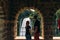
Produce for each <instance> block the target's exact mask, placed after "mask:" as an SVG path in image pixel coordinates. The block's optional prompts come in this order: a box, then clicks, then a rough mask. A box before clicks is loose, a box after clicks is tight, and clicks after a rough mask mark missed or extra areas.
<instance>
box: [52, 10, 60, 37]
mask: <svg viewBox="0 0 60 40" xmlns="http://www.w3.org/2000/svg"><path fill="white" fill-rule="evenodd" d="M53 25H54V27H53V36H54V37H60V30H59V28H60V9H59V10H57V11H56V13H55V15H54V24H53Z"/></svg>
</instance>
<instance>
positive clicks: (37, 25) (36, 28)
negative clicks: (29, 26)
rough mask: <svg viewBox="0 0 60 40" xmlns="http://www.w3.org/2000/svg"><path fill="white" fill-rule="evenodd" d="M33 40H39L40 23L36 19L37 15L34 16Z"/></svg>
mask: <svg viewBox="0 0 60 40" xmlns="http://www.w3.org/2000/svg"><path fill="white" fill-rule="evenodd" d="M34 19H35V23H34V40H39V36H40V21H39V20H38V19H37V15H35V16H34Z"/></svg>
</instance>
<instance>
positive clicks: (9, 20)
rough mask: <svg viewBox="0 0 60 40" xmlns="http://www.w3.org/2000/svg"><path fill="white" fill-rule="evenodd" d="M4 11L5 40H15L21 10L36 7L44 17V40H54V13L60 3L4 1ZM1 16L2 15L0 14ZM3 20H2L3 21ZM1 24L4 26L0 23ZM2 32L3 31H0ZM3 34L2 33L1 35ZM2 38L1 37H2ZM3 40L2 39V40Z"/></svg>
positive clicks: (28, 0)
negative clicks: (17, 19)
mask: <svg viewBox="0 0 60 40" xmlns="http://www.w3.org/2000/svg"><path fill="white" fill-rule="evenodd" d="M2 3H3V5H2V7H3V9H4V13H5V14H4V15H5V18H4V21H5V23H4V26H5V27H4V32H5V33H4V35H3V38H4V40H14V25H15V20H16V18H15V16H16V14H17V12H18V11H19V9H20V8H23V7H26V6H27V7H35V8H37V9H39V10H40V11H41V13H42V15H43V17H44V40H53V28H52V24H53V22H54V20H53V16H54V13H55V12H56V11H57V10H58V9H59V8H60V2H58V1H52V0H51V1H49V0H47V1H40V2H39V1H37V0H35V1H34V0H24V1H22V0H3V1H2ZM0 15H1V14H0ZM1 20H2V19H1ZM0 24H3V22H2V23H0ZM0 30H1V31H2V29H0ZM0 34H1V33H0ZM0 37H1V36H0ZM1 39H2V38H1Z"/></svg>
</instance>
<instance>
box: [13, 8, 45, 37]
mask: <svg viewBox="0 0 60 40" xmlns="http://www.w3.org/2000/svg"><path fill="white" fill-rule="evenodd" d="M34 15H38V20H39V21H41V24H40V29H41V33H40V36H42V37H44V35H43V34H44V24H43V23H44V22H43V16H42V14H41V12H40V10H38V9H36V8H28V7H25V8H22V9H20V10H19V12H18V13H17V15H16V22H17V23H16V25H17V26H15V27H17V29H15V35H14V36H15V37H17V36H19V37H20V36H25V23H26V21H27V20H28V21H30V26H31V29H32V30H33V24H34V19H33V16H34ZM23 25H24V26H23ZM32 36H33V33H32Z"/></svg>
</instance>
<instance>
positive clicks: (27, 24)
mask: <svg viewBox="0 0 60 40" xmlns="http://www.w3.org/2000/svg"><path fill="white" fill-rule="evenodd" d="M25 28H26V34H25V35H26V40H31V27H30V26H29V21H26V27H25Z"/></svg>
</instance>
